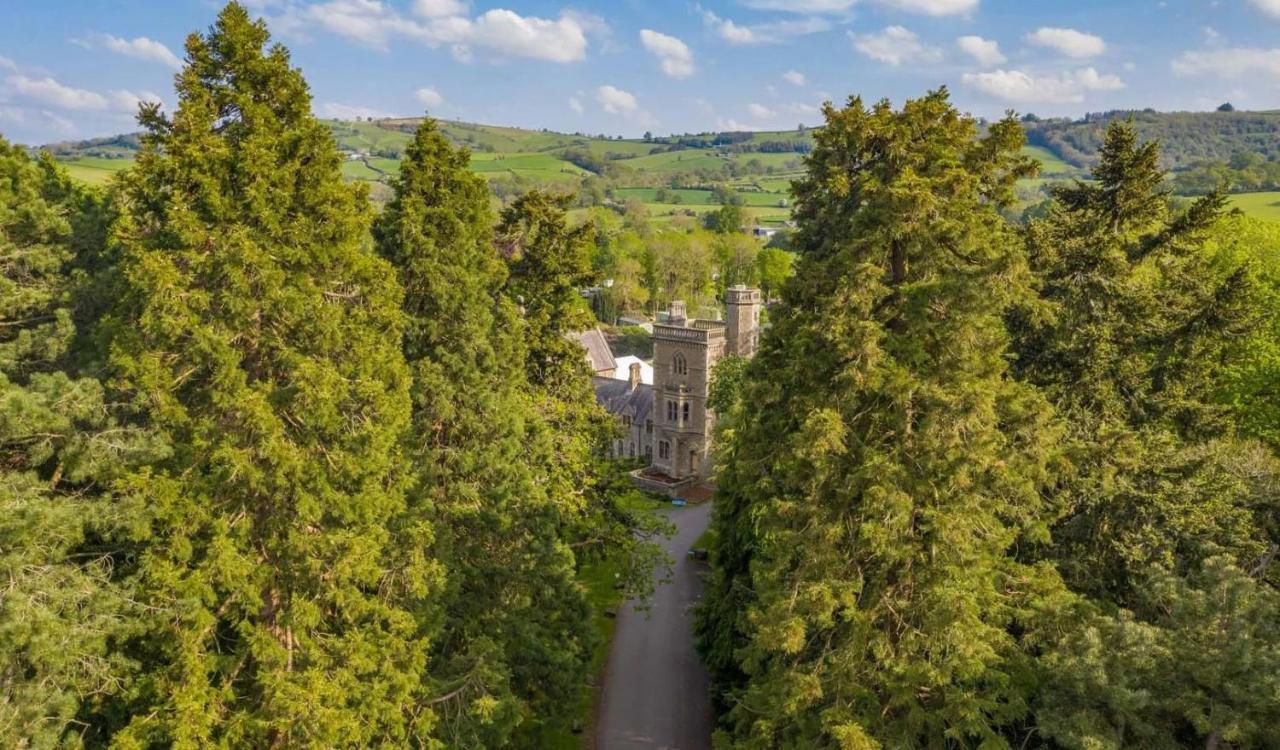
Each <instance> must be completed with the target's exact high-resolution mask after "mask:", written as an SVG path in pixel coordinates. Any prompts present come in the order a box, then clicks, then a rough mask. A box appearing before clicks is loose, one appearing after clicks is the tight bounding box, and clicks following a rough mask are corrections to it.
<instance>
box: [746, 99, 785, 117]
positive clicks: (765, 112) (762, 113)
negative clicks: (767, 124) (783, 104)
mask: <svg viewBox="0 0 1280 750" xmlns="http://www.w3.org/2000/svg"><path fill="white" fill-rule="evenodd" d="M747 112H748V113H749V114H750V115H751V117H752V118H754V119H756V120H772V119H773V118H775V117H777V116H778V113H777V112H774V111H773V110H772V109H769V108H768V107H766V106H764V105H763V104H758V103H756V102H752V103H751V104H748V105H747Z"/></svg>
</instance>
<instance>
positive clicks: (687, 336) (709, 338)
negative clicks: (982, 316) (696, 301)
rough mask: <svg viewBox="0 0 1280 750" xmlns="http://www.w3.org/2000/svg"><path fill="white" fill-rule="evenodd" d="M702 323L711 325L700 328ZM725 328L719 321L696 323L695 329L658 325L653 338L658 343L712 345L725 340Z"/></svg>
mask: <svg viewBox="0 0 1280 750" xmlns="http://www.w3.org/2000/svg"><path fill="white" fill-rule="evenodd" d="M700 323H706V324H711V325H707V326H704V327H702V326H699V324H700ZM724 332H725V328H724V326H723V325H722V324H719V323H718V321H700V320H699V321H694V326H693V327H687V326H673V325H664V324H662V323H657V324H655V325H654V326H653V338H654V339H655V340H657V341H680V342H685V343H690V344H711V343H714V342H716V341H722V340H724Z"/></svg>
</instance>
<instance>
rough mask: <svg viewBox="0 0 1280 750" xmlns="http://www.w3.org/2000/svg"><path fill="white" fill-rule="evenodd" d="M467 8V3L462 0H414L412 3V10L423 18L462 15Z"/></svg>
mask: <svg viewBox="0 0 1280 750" xmlns="http://www.w3.org/2000/svg"><path fill="white" fill-rule="evenodd" d="M467 10H468V8H467V4H466V3H465V2H462V0H414V3H413V12H414V13H417V14H418V15H419V16H422V17H423V18H444V17H447V16H462V15H466V13H467Z"/></svg>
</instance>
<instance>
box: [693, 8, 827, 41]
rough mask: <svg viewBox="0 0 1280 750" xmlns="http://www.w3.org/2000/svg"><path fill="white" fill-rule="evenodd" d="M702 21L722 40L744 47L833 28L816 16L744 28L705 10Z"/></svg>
mask: <svg viewBox="0 0 1280 750" xmlns="http://www.w3.org/2000/svg"><path fill="white" fill-rule="evenodd" d="M702 19H703V21H704V22H705V23H706V24H707V26H708V27H710V28H711V30H712V31H714V32H715V33H716V34H717V35H719V36H720V38H721V39H723V40H725V41H726V42H728V43H730V44H742V45H747V44H778V43H781V42H784V41H786V40H788V39H792V38H795V37H798V36H805V35H807V34H817V33H820V32H823V31H829V30H831V28H832V26H831V22H830V21H828V20H826V19H824V18H818V17H816V16H813V17H809V18H801V19H796V20H786V21H772V22H769V23H758V24H753V25H751V26H744V25H742V24H739V23H735V22H734V21H732V20H730V19H728V18H721V17H719V16H717V15H716V14H715V13H712V12H711V11H709V10H704V11H703V12H702Z"/></svg>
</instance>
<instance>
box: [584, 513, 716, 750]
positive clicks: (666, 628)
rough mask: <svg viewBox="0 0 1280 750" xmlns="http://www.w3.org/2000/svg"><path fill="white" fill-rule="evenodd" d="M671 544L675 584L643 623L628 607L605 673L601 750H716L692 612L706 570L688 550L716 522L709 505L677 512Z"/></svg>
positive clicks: (664, 588)
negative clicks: (694, 639) (712, 737)
mask: <svg viewBox="0 0 1280 750" xmlns="http://www.w3.org/2000/svg"><path fill="white" fill-rule="evenodd" d="M669 518H670V519H671V520H672V521H673V522H674V523H675V524H676V527H677V529H678V530H677V531H676V533H675V535H674V536H673V537H672V538H671V539H669V540H668V541H667V545H666V548H667V554H668V555H670V556H671V558H672V560H673V561H674V562H673V565H672V571H671V582H670V583H667V584H664V585H660V586H658V589H657V591H655V592H654V595H653V606H652V608H651V609H650V610H649V613H648V618H647V619H646V617H645V613H644V612H637V611H636V610H635V609H634V608H633V607H632V605H631V604H627V605H626V606H624V607H623V608H622V609H621V610H620V611H619V612H618V624H617V629H616V630H615V631H614V635H613V645H612V647H611V648H610V651H609V662H608V665H607V666H606V667H605V677H604V690H603V691H602V693H601V698H600V716H599V721H598V723H597V725H596V748H597V749H598V750H633V749H636V750H639V749H641V748H643V749H644V750H706V748H709V747H711V699H710V696H709V694H708V689H707V672H706V670H705V669H704V668H703V666H702V662H700V661H699V660H698V653H697V651H696V650H695V649H694V646H693V632H692V629H693V611H692V608H693V606H694V605H695V604H696V603H697V601H698V599H699V598H700V597H701V596H702V579H701V577H700V576H701V573H702V571H703V570H705V569H706V566H705V564H704V563H700V562H696V561H694V560H692V559H691V558H689V556H688V554H687V553H688V551H689V548H690V547H692V546H693V543H694V542H695V541H697V539H698V537H700V536H702V532H703V531H705V530H706V528H707V523H708V522H709V521H710V519H711V503H703V504H702V505H698V506H694V507H689V508H672V509H671V510H670V511H669Z"/></svg>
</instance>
